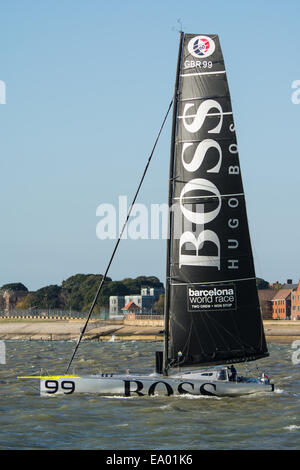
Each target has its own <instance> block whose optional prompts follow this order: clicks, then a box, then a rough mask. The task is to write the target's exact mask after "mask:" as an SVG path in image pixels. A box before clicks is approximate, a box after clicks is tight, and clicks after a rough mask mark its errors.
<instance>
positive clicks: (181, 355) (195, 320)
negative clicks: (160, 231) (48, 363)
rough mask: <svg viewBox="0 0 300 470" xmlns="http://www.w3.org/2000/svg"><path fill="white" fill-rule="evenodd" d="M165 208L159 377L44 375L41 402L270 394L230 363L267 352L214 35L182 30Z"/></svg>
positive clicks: (265, 381) (265, 382) (268, 386)
mask: <svg viewBox="0 0 300 470" xmlns="http://www.w3.org/2000/svg"><path fill="white" fill-rule="evenodd" d="M168 203H169V209H170V210H169V220H168V224H169V232H168V233H169V238H168V242H167V257H166V296H165V327H164V348H163V351H158V352H157V353H156V369H155V372H154V373H153V374H151V375H138V374H124V375H114V374H98V375H90V376H58V377H55V378H52V377H44V378H41V382H40V383H41V388H40V390H41V394H42V395H55V394H57V393H64V394H73V393H96V394H104V395H110V394H111V395H123V396H152V395H155V394H157V393H158V394H160V393H162V394H165V395H168V396H172V395H183V394H192V395H210V396H239V395H244V394H249V393H257V392H271V391H273V390H274V385H273V384H272V383H271V382H270V380H269V378H268V377H267V376H266V374H265V373H262V375H261V376H259V377H244V376H242V375H241V374H239V373H237V372H236V370H235V367H234V366H233V364H238V363H246V362H248V361H256V360H259V359H261V358H265V357H267V356H268V355H269V353H268V350H267V345H266V340H265V335H264V329H263V322H262V318H261V312H260V306H259V300H258V293H257V286H256V276H255V269H254V263H253V255H252V248H251V242H250V235H249V228H248V220H247V214H246V205H245V195H244V189H243V184H242V178H241V169H240V163H239V156H238V147H237V140H236V133H235V126H234V121H233V113H232V107H231V100H230V94H229V88H228V83H227V77H226V71H225V64H224V59H223V55H222V50H221V46H220V41H219V37H218V36H217V35H212V34H207V35H200V34H185V33H183V32H181V33H180V41H179V53H178V61H177V71H176V80H175V92H174V99H173V125H172V136H171V157H170V174H169V200H168ZM104 277H105V276H104ZM100 289H101V286H100V287H99V289H98V293H99V291H100ZM90 313H91V312H90ZM73 356H74V354H73ZM69 365H70V364H69Z"/></svg>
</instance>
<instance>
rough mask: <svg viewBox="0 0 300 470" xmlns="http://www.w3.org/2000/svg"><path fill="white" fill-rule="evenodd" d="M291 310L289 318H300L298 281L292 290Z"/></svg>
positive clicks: (299, 287) (299, 288)
mask: <svg viewBox="0 0 300 470" xmlns="http://www.w3.org/2000/svg"><path fill="white" fill-rule="evenodd" d="M291 310H292V311H291V319H292V320H300V281H299V282H298V285H297V287H296V289H294V290H293V292H292V301H291Z"/></svg>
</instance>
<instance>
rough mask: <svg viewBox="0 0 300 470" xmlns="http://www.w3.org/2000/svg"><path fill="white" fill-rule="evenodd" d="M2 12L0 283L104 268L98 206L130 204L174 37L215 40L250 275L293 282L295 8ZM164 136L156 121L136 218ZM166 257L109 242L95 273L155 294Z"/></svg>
mask: <svg viewBox="0 0 300 470" xmlns="http://www.w3.org/2000/svg"><path fill="white" fill-rule="evenodd" d="M0 9H1V28H0V91H1V83H2V84H3V83H4V84H5V103H4V102H3V101H4V99H3V87H2V99H1V93H0V103H1V104H0V171H1V183H0V210H1V212H0V214H1V226H0V227H1V230H0V247H1V249H0V286H1V285H3V284H5V283H10V282H22V283H23V284H25V286H26V287H27V288H28V289H29V290H36V289H39V288H41V287H43V286H45V285H49V284H58V285H59V284H61V282H62V281H63V280H64V279H67V278H68V277H69V276H71V275H73V274H76V273H103V272H104V271H105V268H106V265H107V263H108V260H109V258H110V255H111V252H112V250H113V247H114V245H115V240H109V239H107V240H100V239H99V238H98V237H97V233H96V228H97V224H98V222H99V216H97V214H96V213H97V208H98V206H99V205H101V204H104V203H108V204H113V205H116V206H117V204H118V198H119V196H120V195H122V196H127V197H128V201H130V200H131V199H132V197H133V195H134V193H135V190H136V187H137V184H138V181H139V178H140V177H141V175H142V172H143V170H144V167H145V164H146V161H147V158H148V156H149V154H150V151H151V149H152V145H153V143H154V140H155V138H156V135H157V132H158V130H159V127H160V125H161V122H162V119H163V117H164V114H165V112H166V110H167V108H168V105H169V103H170V100H171V99H172V95H173V89H174V81H175V69H176V61H177V53H178V40H179V35H178V30H179V29H181V27H182V28H183V30H184V31H185V32H186V33H195V34H196V33H197V34H198V33H199V34H218V35H219V37H220V41H221V46H222V50H223V55H224V60H225V65H226V70H227V78H228V82H229V88H230V93H231V100H232V107H233V113H234V120H235V125H236V133H237V139H238V144H239V157H240V163H241V169H242V177H243V183H244V189H245V193H246V202H247V212H248V219H249V226H250V234H251V240H252V245H253V254H254V261H255V266H256V275H257V276H258V277H262V278H264V279H266V280H268V281H269V282H275V281H277V280H278V281H279V282H284V281H285V280H286V279H288V278H291V279H293V281H294V282H298V280H299V279H300V256H299V254H300V249H299V233H300V217H299V200H300V197H299V196H300V184H299V179H300V176H299V175H300V164H299V133H300V132H299V131H300V126H299V124H300V103H299V104H297V101H298V99H295V98H294V99H293V93H296V92H297V90H295V89H293V88H292V86H293V83H294V84H295V83H296V85H297V82H296V81H297V80H299V81H300V61H299V50H300V29H299V14H300V3H299V1H298V0H295V1H294V0H287V1H286V2H282V1H277V0H273V1H270V0H269V1H268V0H266V1H264V2H261V1H257V0H252V1H251V2H250V1H243V2H241V1H239V0H237V1H235V0H228V1H226V2H224V1H223V0H221V1H220V0H215V1H213V2H208V3H207V2H206V3H205V2H204V3H201V2H200V3H199V2H198V1H194V0H189V2H182V1H178V0H172V1H170V0H165V1H161V0H160V1H156V0H153V1H152V2H146V1H143V0H139V1H135V0H128V1H124V0H123V1H118V0H113V1H110V2H104V1H100V0H85V1H78V0H52V1H49V0H43V1H42V2H41V1H40V0H0ZM299 85H300V82H299V84H298V86H299ZM294 86H295V85H294ZM294 96H295V95H294ZM297 97H300V93H299V95H297V96H296V98H297ZM293 101H294V102H293ZM170 132H171V118H170V117H169V119H168V121H167V124H166V126H165V128H164V130H163V133H162V136H161V139H160V141H159V143H158V146H157V149H156V152H155V154H154V157H153V160H152V162H151V166H150V169H149V172H148V174H147V176H146V179H145V182H144V185H143V187H142V190H141V192H140V195H139V198H138V202H139V203H143V204H145V205H147V206H150V204H162V203H166V202H167V190H168V181H167V180H168V168H169V154H170ZM165 252H166V241H165V240H163V239H157V240H152V239H141V240H135V241H134V240H130V239H128V240H122V241H121V243H120V246H119V250H118V252H117V255H116V257H115V259H114V261H113V264H112V266H111V269H110V271H109V276H110V277H111V278H112V279H114V280H120V279H123V278H125V277H136V276H139V275H149V276H150V275H155V276H157V277H159V279H160V280H162V281H163V282H164V280H165Z"/></svg>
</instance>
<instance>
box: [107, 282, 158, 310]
mask: <svg viewBox="0 0 300 470" xmlns="http://www.w3.org/2000/svg"><path fill="white" fill-rule="evenodd" d="M163 293H164V288H162V287H142V288H141V293H140V294H134V295H111V296H110V297H109V316H110V317H112V316H116V315H124V312H125V310H124V307H125V306H127V305H128V304H129V303H130V302H133V303H134V304H135V305H136V306H137V307H138V308H139V312H138V313H140V314H149V313H155V312H154V309H153V306H154V303H155V302H156V301H157V300H158V299H159V297H160V295H161V294H163ZM136 313H137V312H136Z"/></svg>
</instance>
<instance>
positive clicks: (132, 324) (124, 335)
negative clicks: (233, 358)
mask: <svg viewBox="0 0 300 470" xmlns="http://www.w3.org/2000/svg"><path fill="white" fill-rule="evenodd" d="M263 323H264V330H265V335H266V339H267V342H269V343H282V344H287V343H292V342H293V341H295V340H300V322H299V321H298V322H297V321H284V320H282V321H279V320H277V321H276V320H264V322H263ZM84 324H85V320H82V319H81V320H76V319H71V320H57V319H33V318H30V319H9V318H6V319H1V320H0V340H29V341H33V340H44V341H58V340H60V341H68V340H77V338H78V336H79V335H80V332H81V329H82V328H83V326H84ZM163 328H164V326H163V321H162V320H155V319H153V320H127V321H126V320H123V321H121V320H114V321H111V320H102V321H101V320H91V321H90V322H89V324H88V327H87V329H86V332H85V334H84V339H85V340H94V341H97V340H98V341H109V340H110V341H113V340H119V341H126V340H129V341H132V340H136V341H138V340H142V341H160V340H163V333H162V330H163Z"/></svg>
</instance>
